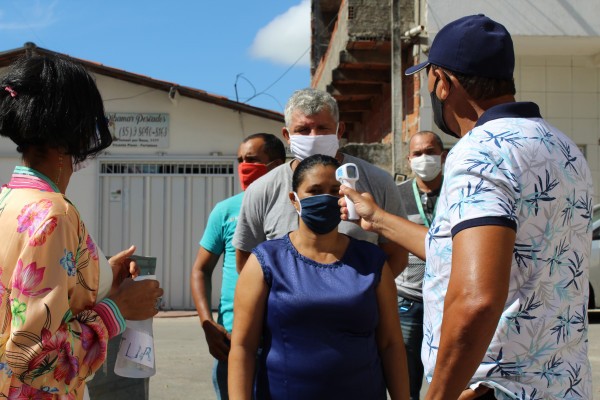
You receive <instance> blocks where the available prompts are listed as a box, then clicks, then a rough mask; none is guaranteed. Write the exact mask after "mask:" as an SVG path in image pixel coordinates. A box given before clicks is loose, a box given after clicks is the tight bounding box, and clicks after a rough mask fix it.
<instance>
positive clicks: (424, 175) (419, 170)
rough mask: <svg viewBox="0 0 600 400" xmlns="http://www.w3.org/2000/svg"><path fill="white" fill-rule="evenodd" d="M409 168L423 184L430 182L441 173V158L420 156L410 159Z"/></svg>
mask: <svg viewBox="0 0 600 400" xmlns="http://www.w3.org/2000/svg"><path fill="white" fill-rule="evenodd" d="M410 168H411V169H412V170H413V172H414V173H415V174H417V175H418V176H419V178H421V179H423V180H424V181H425V182H429V181H432V180H434V179H435V178H437V176H438V175H439V174H440V172H442V156H441V155H439V156H430V155H427V154H423V155H422V156H419V157H415V158H411V159H410Z"/></svg>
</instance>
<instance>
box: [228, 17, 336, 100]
mask: <svg viewBox="0 0 600 400" xmlns="http://www.w3.org/2000/svg"><path fill="white" fill-rule="evenodd" d="M338 15H339V10H338V12H337V13H335V15H334V16H333V17H332V18H331V21H329V23H328V24H327V27H326V29H327V30H329V28H330V27H331V25H333V23H334V22H335V21H337V18H338ZM310 48H311V46H308V48H307V49H306V50H304V52H303V53H302V55H301V56H300V57H298V58H297V59H296V61H294V63H293V64H292V65H290V66H289V67H288V68H287V69H286V70H285V71H284V72H283V73H282V74H281V75H280V76H279V77H278V78H277V79H275V81H273V83H271V84H270V85H269V86H267V87H266V88H265V89H263V90H261V91H260V92H258V93H256V87H255V86H254V85H253V84H252V82H250V80H249V79H247V78H245V77H243V76H242V73H239V74H237V75H236V77H235V83H234V84H233V86H234V88H235V98H236V101H238V102H239V100H238V92H237V82H238V78H240V77H242V78H243V79H244V80H245V81H247V82H248V83H249V84H250V85H251V86H252V89H253V90H254V94H253V95H252V96H250V97H248V98H247V99H246V100H244V101H243V102H242V103H244V104H247V103H248V102H249V101H250V100H252V99H254V98H256V97H258V96H261V95H267V96H269V97H271V98H272V99H274V100H275V101H276V102H277V104H279V106H280V107H281V109H283V107H282V106H281V103H280V102H279V101H278V100H277V99H276V98H275V97H274V96H272V95H270V94H268V93H267V90H269V89H271V88H272V87H273V86H275V85H276V84H277V82H279V81H280V80H281V79H283V77H284V76H285V75H287V74H288V72H290V70H291V69H292V68H294V66H296V64H298V63H299V62H300V60H301V59H302V57H304V56H305V55H306V53H308V51H309V50H310Z"/></svg>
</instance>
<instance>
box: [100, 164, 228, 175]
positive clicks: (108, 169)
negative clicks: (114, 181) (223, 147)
mask: <svg viewBox="0 0 600 400" xmlns="http://www.w3.org/2000/svg"><path fill="white" fill-rule="evenodd" d="M233 173H234V169H233V163H203V162H166V163H165V162H163V163H151V162H103V163H101V165H100V174H101V175H122V174H127V175H132V174H133V175H137V174H140V175H158V174H162V175H233Z"/></svg>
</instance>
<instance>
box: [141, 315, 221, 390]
mask: <svg viewBox="0 0 600 400" xmlns="http://www.w3.org/2000/svg"><path fill="white" fill-rule="evenodd" d="M153 329H154V348H155V351H156V375H155V376H153V377H152V378H150V400H166V399H173V400H177V399H181V400H214V399H215V393H214V390H213V386H212V378H211V373H212V364H213V358H212V356H211V355H210V353H209V352H208V346H207V345H206V341H205V340H204V332H203V331H202V328H201V327H200V320H199V319H198V317H197V314H196V312H195V311H194V312H190V311H166V312H159V313H158V314H157V315H156V316H155V317H154V323H153ZM132 400H133V399H132Z"/></svg>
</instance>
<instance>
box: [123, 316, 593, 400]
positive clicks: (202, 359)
mask: <svg viewBox="0 0 600 400" xmlns="http://www.w3.org/2000/svg"><path fill="white" fill-rule="evenodd" d="M589 343H590V351H589V356H590V361H591V363H592V371H593V381H594V383H595V386H594V393H596V395H595V396H594V397H596V398H599V399H600V311H599V312H594V313H591V314H590V329H589ZM154 344H155V350H156V364H157V372H156V375H155V376H154V377H152V378H150V396H149V397H150V400H164V399H182V400H214V399H215V394H214V392H213V388H212V382H211V369H212V363H213V358H212V357H211V356H210V354H209V353H208V347H207V346H206V342H205V341H204V333H203V332H202V328H201V327H200V322H199V320H198V317H197V316H196V315H195V314H194V313H190V312H187V313H186V312H163V313H160V314H159V317H158V318H155V319H154ZM421 394H422V396H423V395H424V394H425V390H423V391H422V393H421ZM130 400H134V399H130Z"/></svg>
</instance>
